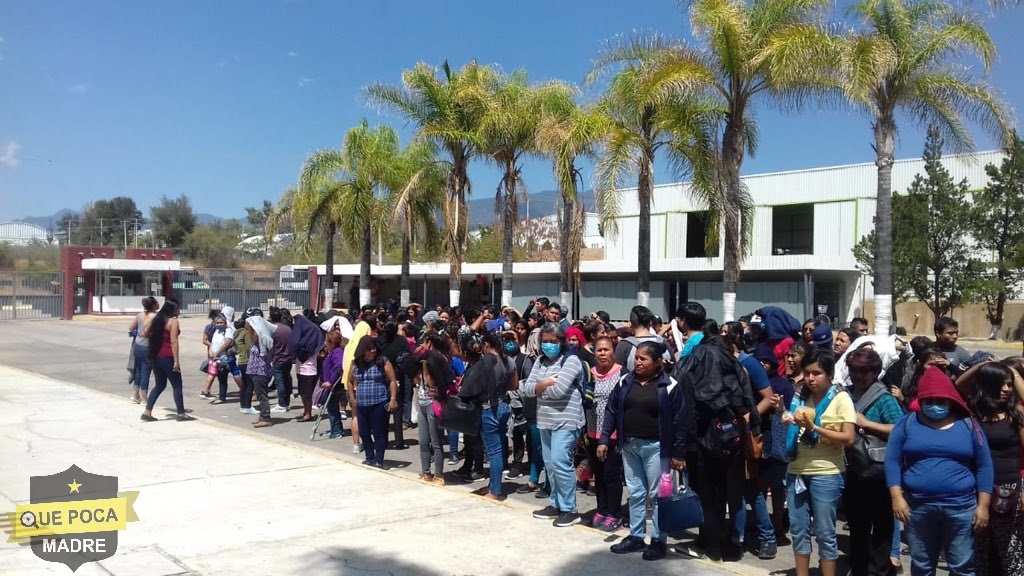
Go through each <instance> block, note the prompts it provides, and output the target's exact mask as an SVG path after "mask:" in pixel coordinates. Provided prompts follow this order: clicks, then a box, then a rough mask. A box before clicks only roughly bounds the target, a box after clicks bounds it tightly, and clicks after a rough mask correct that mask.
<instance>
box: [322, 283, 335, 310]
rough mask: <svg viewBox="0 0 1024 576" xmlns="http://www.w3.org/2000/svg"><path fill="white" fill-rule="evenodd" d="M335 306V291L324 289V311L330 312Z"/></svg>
mask: <svg viewBox="0 0 1024 576" xmlns="http://www.w3.org/2000/svg"><path fill="white" fill-rule="evenodd" d="M333 306H334V289H333V288H324V310H329V309H330V308H331V307H333Z"/></svg>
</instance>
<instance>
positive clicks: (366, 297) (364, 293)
mask: <svg viewBox="0 0 1024 576" xmlns="http://www.w3.org/2000/svg"><path fill="white" fill-rule="evenodd" d="M370 298H373V293H372V292H371V291H370V289H369V288H360V289H359V305H360V306H367V305H369V304H373V302H370Z"/></svg>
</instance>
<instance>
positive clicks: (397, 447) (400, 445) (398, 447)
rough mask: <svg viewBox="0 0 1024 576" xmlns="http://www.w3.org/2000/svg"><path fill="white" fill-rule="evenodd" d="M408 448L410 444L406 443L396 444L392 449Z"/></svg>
mask: <svg viewBox="0 0 1024 576" xmlns="http://www.w3.org/2000/svg"><path fill="white" fill-rule="evenodd" d="M406 448H408V446H406V445H405V444H395V447H394V448H392V450H405V449H406Z"/></svg>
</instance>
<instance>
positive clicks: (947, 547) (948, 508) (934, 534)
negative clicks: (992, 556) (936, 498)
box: [907, 502, 974, 576]
mask: <svg viewBox="0 0 1024 576" xmlns="http://www.w3.org/2000/svg"><path fill="white" fill-rule="evenodd" d="M973 521H974V505H973V504H970V505H967V506H954V505H943V504H939V503H932V502H910V522H909V523H908V530H907V544H908V545H909V546H910V574H911V576H932V575H933V574H935V567H936V566H937V565H938V561H939V552H943V551H944V552H945V556H946V564H948V566H949V573H950V574H953V575H955V576H974V532H973V531H972V528H971V524H972V522H973Z"/></svg>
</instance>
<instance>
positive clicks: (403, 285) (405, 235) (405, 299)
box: [398, 207, 412, 306]
mask: <svg viewBox="0 0 1024 576" xmlns="http://www.w3.org/2000/svg"><path fill="white" fill-rule="evenodd" d="M403 224H404V225H403V226H402V275H401V277H400V278H399V280H398V289H399V291H400V294H401V296H400V302H401V305H402V306H408V305H409V259H410V257H409V252H410V250H409V245H410V242H411V239H410V238H409V237H410V236H411V235H412V208H411V207H406V209H405V222H404V223H403Z"/></svg>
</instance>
